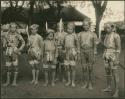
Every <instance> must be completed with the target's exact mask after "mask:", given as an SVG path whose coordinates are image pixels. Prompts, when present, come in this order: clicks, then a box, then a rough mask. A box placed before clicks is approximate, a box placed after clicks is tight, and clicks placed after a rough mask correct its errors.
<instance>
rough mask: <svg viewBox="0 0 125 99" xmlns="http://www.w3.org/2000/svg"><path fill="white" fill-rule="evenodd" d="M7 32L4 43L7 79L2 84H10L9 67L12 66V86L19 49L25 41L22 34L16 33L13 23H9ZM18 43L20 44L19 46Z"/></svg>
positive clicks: (14, 80)
mask: <svg viewBox="0 0 125 99" xmlns="http://www.w3.org/2000/svg"><path fill="white" fill-rule="evenodd" d="M9 28H10V29H9V32H8V34H7V35H6V36H5V45H6V53H5V54H6V69H7V81H6V83H5V84H4V86H8V85H9V84H10V77H11V68H12V67H13V68H14V78H13V83H12V86H16V85H17V83H16V82H17V76H18V56H19V54H20V51H22V49H23V48H24V46H25V41H24V40H23V38H22V36H21V35H20V34H18V33H17V26H16V24H15V23H10V27H9ZM19 43H21V45H20V46H19Z"/></svg>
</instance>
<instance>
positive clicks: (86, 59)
mask: <svg viewBox="0 0 125 99" xmlns="http://www.w3.org/2000/svg"><path fill="white" fill-rule="evenodd" d="M90 26H91V22H90V20H88V19H85V20H84V21H83V29H84V31H82V32H80V33H79V35H78V40H79V50H80V55H81V65H82V72H83V78H84V85H83V87H82V88H87V87H88V89H90V90H92V89H93V87H92V72H93V64H94V60H95V59H94V58H95V54H96V53H97V49H96V42H97V36H96V34H95V33H93V32H91V31H90Z"/></svg>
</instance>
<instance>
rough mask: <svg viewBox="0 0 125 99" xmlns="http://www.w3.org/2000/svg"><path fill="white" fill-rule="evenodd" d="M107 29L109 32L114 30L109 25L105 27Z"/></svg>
mask: <svg viewBox="0 0 125 99" xmlns="http://www.w3.org/2000/svg"><path fill="white" fill-rule="evenodd" d="M105 31H106V32H107V33H111V32H112V28H111V26H109V25H107V26H106V27H105Z"/></svg>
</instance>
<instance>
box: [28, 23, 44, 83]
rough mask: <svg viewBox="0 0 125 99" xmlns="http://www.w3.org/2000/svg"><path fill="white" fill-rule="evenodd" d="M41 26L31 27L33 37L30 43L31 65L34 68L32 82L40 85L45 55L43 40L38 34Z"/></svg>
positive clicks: (30, 37) (30, 38)
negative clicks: (41, 67)
mask: <svg viewBox="0 0 125 99" xmlns="http://www.w3.org/2000/svg"><path fill="white" fill-rule="evenodd" d="M38 27H39V25H37V24H33V25H31V26H30V30H31V35H30V36H29V41H28V46H29V50H28V55H29V64H30V65H31V66H32V78H33V79H32V81H31V83H33V84H38V78H39V69H40V67H39V63H40V60H41V56H42V55H43V38H42V37H41V36H40V35H39V34H38V33H37V31H38Z"/></svg>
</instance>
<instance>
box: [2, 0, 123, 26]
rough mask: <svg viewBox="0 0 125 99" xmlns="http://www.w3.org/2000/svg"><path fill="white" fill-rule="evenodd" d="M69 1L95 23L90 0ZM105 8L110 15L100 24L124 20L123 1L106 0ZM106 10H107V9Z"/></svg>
mask: <svg viewBox="0 0 125 99" xmlns="http://www.w3.org/2000/svg"><path fill="white" fill-rule="evenodd" d="M71 2H72V4H75V5H76V6H75V8H76V9H77V10H78V11H80V12H81V13H83V14H85V15H87V16H88V17H90V18H91V21H92V22H93V24H95V9H94V7H93V5H92V2H91V1H85V3H86V5H84V3H82V2H83V1H71ZM88 5H90V6H88ZM1 6H5V5H4V4H3V3H1ZM107 9H110V10H111V12H112V15H109V16H107V17H105V18H103V19H102V21H101V24H103V23H105V22H108V21H112V22H116V21H123V20H124V1H108V4H107ZM107 11H108V12H109V10H107ZM104 14H105V13H104Z"/></svg>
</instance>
